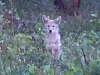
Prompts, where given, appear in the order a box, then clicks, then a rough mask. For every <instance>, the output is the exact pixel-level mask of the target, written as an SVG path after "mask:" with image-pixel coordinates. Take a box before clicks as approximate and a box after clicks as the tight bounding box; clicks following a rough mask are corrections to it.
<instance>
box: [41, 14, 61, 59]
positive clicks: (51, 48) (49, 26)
mask: <svg viewBox="0 0 100 75" xmlns="http://www.w3.org/2000/svg"><path fill="white" fill-rule="evenodd" d="M42 21H43V23H44V26H45V34H46V35H45V40H46V45H45V47H46V50H47V52H48V53H49V55H50V56H51V57H53V58H56V59H59V58H60V56H61V53H62V49H61V40H60V34H59V28H58V25H59V24H60V21H61V16H59V17H57V18H56V19H55V20H50V19H49V18H48V17H46V16H45V15H43V16H42Z"/></svg>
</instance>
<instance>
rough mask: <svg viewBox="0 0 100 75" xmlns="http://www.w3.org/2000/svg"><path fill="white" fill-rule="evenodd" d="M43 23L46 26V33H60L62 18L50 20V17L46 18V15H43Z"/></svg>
mask: <svg viewBox="0 0 100 75" xmlns="http://www.w3.org/2000/svg"><path fill="white" fill-rule="evenodd" d="M42 21H43V23H44V25H45V32H47V33H56V32H57V33H58V31H59V28H58V25H59V24H60V21H61V16H59V17H57V18H56V19H55V20H50V19H49V17H46V16H45V15H43V16H42Z"/></svg>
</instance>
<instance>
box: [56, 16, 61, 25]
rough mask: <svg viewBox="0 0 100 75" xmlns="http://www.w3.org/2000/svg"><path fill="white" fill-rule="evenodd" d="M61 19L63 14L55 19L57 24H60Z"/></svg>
mask: <svg viewBox="0 0 100 75" xmlns="http://www.w3.org/2000/svg"><path fill="white" fill-rule="evenodd" d="M60 21H61V16H59V17H57V18H56V19H55V23H56V24H60Z"/></svg>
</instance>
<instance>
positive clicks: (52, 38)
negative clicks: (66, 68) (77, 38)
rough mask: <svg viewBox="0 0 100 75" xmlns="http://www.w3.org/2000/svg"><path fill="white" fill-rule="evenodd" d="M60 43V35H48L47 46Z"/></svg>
mask: <svg viewBox="0 0 100 75" xmlns="http://www.w3.org/2000/svg"><path fill="white" fill-rule="evenodd" d="M58 41H60V35H59V34H49V35H46V43H47V44H58Z"/></svg>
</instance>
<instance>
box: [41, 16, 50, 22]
mask: <svg viewBox="0 0 100 75" xmlns="http://www.w3.org/2000/svg"><path fill="white" fill-rule="evenodd" d="M48 20H49V16H48V17H46V16H45V15H43V16H42V21H43V23H47V22H48Z"/></svg>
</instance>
